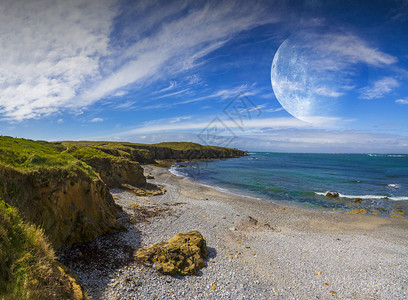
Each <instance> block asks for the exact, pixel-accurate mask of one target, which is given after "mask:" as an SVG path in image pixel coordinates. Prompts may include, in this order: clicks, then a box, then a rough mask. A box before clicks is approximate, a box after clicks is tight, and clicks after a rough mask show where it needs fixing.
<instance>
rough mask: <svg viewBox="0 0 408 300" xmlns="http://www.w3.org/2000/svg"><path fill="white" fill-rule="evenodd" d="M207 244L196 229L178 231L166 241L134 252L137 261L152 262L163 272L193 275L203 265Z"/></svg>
mask: <svg viewBox="0 0 408 300" xmlns="http://www.w3.org/2000/svg"><path fill="white" fill-rule="evenodd" d="M207 255H208V252H207V245H206V242H205V240H204V238H203V236H202V235H201V234H200V232H198V231H197V230H193V231H190V232H187V233H179V234H177V235H176V236H175V237H173V238H172V239H170V240H169V241H168V242H161V243H157V244H154V245H152V246H150V247H148V248H144V249H139V250H137V251H136V253H135V259H136V260H138V261H144V262H151V263H154V264H155V266H156V269H157V270H158V271H160V272H162V273H164V274H172V275H175V274H181V275H195V274H196V273H197V271H198V270H199V269H201V268H202V267H205V262H204V259H205V258H206V257H207Z"/></svg>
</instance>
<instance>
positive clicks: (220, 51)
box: [0, 0, 408, 153]
mask: <svg viewBox="0 0 408 300" xmlns="http://www.w3.org/2000/svg"><path fill="white" fill-rule="evenodd" d="M407 28H408V1H406V0H398V1H397V0H395V1H320V0H308V1H113V0H112V1H111V0H102V1H11V0H10V1H7V0H5V1H2V2H1V3H0V43H1V47H0V128H1V129H0V134H2V135H10V136H15V137H24V138H31V139H44V140H115V141H131V142H142V143H154V142H161V141H193V142H199V143H201V144H214V145H219V146H231V147H237V148H241V149H247V150H250V151H257V150H258V151H279V152H281V151H289V152H388V153H406V152H408V151H407V149H408V84H407V83H408V29H407ZM274 58H275V59H274ZM273 62H274V64H275V67H276V68H275V69H274V68H272V63H273ZM271 70H272V72H271Z"/></svg>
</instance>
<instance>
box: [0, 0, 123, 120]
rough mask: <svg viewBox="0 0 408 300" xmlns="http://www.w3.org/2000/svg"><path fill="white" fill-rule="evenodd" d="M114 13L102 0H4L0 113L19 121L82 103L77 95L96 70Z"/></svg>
mask: <svg viewBox="0 0 408 300" xmlns="http://www.w3.org/2000/svg"><path fill="white" fill-rule="evenodd" d="M115 14H116V11H115V9H114V8H113V7H112V2H111V1H106V0H102V1H97V2H95V1H65V2H63V3H62V2H61V3H58V2H53V1H44V0H42V1H41V0H40V1H6V2H4V3H2V4H1V9H0V28H1V31H0V39H1V40H3V41H7V42H5V43H2V46H1V47H0V65H1V68H0V103H1V106H0V114H2V115H3V116H4V117H5V118H6V119H13V120H17V121H20V120H23V119H28V118H38V117H41V116H44V115H49V114H51V113H54V112H57V111H59V110H61V109H65V108H70V107H81V106H82V105H83V103H81V102H79V101H78V100H77V99H76V97H75V96H76V94H77V93H78V91H80V90H81V89H83V88H84V83H85V82H86V81H89V80H94V79H96V78H97V77H98V76H100V72H99V59H100V57H102V56H106V55H109V49H108V44H109V39H108V35H109V32H110V27H111V24H112V19H113V17H114V16H115ZM10 70H12V72H10Z"/></svg>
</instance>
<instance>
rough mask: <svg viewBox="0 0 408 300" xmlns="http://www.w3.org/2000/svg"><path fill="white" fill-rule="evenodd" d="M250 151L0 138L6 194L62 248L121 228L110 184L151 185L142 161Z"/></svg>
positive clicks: (1, 189) (1, 185)
mask: <svg viewBox="0 0 408 300" xmlns="http://www.w3.org/2000/svg"><path fill="white" fill-rule="evenodd" d="M245 154H246V153H245V152H243V151H240V150H237V149H232V148H222V147H213V146H202V145H199V144H195V143H182V142H179V143H160V144H153V145H147V144H135V143H125V142H121V143H119V142H60V143H49V142H45V141H32V140H26V139H17V138H11V137H6V136H0V197H3V198H4V199H5V201H6V202H7V203H9V204H11V205H13V206H15V207H17V208H18V209H19V211H20V213H21V216H22V217H23V218H24V219H25V220H26V221H28V222H31V223H34V224H36V225H39V226H41V227H42V228H43V229H44V230H45V234H46V235H47V236H48V238H49V239H50V241H51V242H52V244H53V246H54V247H59V246H61V245H67V244H72V243H74V242H81V241H89V240H92V239H94V238H95V237H97V236H99V235H101V234H104V233H106V232H111V231H114V230H117V229H119V228H121V225H120V223H119V222H118V221H117V220H116V216H117V214H118V212H119V211H120V209H119V208H118V207H117V206H116V205H115V203H114V201H113V199H112V196H111V195H110V193H109V188H116V187H125V188H129V189H132V187H137V188H140V189H141V190H144V188H149V186H147V185H146V178H145V176H144V175H143V169H142V167H141V166H140V165H139V163H155V162H156V160H189V159H208V158H228V157H236V156H240V155H245Z"/></svg>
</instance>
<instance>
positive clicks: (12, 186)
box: [0, 137, 123, 248]
mask: <svg viewBox="0 0 408 300" xmlns="http://www.w3.org/2000/svg"><path fill="white" fill-rule="evenodd" d="M62 150H63V148H61V147H59V146H58V145H53V144H50V143H45V142H34V141H28V140H22V139H12V138H8V137H0V197H2V198H3V199H5V201H6V202H7V203H8V204H10V205H12V206H14V207H17V208H18V209H19V211H20V214H21V216H22V217H23V219H24V220H26V221H28V222H30V223H33V224H36V225H39V226H40V227H41V228H43V229H44V231H45V234H46V235H47V237H48V238H49V240H50V242H51V243H52V245H53V246H54V247H55V248H58V247H60V246H62V245H68V244H72V243H75V242H83V241H90V240H93V239H95V238H96V237H97V236H99V235H101V234H104V233H107V232H113V231H115V230H119V229H121V228H123V225H121V223H119V222H118V221H117V220H116V216H117V214H118V213H119V211H120V207H119V206H117V205H116V204H115V202H114V200H113V198H112V196H111V194H110V193H109V189H108V187H107V186H106V185H105V184H104V182H103V181H102V180H101V178H100V177H99V175H98V174H97V173H96V172H95V171H94V170H93V169H92V168H91V167H90V166H88V165H86V164H85V163H83V162H80V161H78V160H77V159H75V158H74V157H72V156H70V155H68V154H67V153H65V152H63V151H62Z"/></svg>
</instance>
